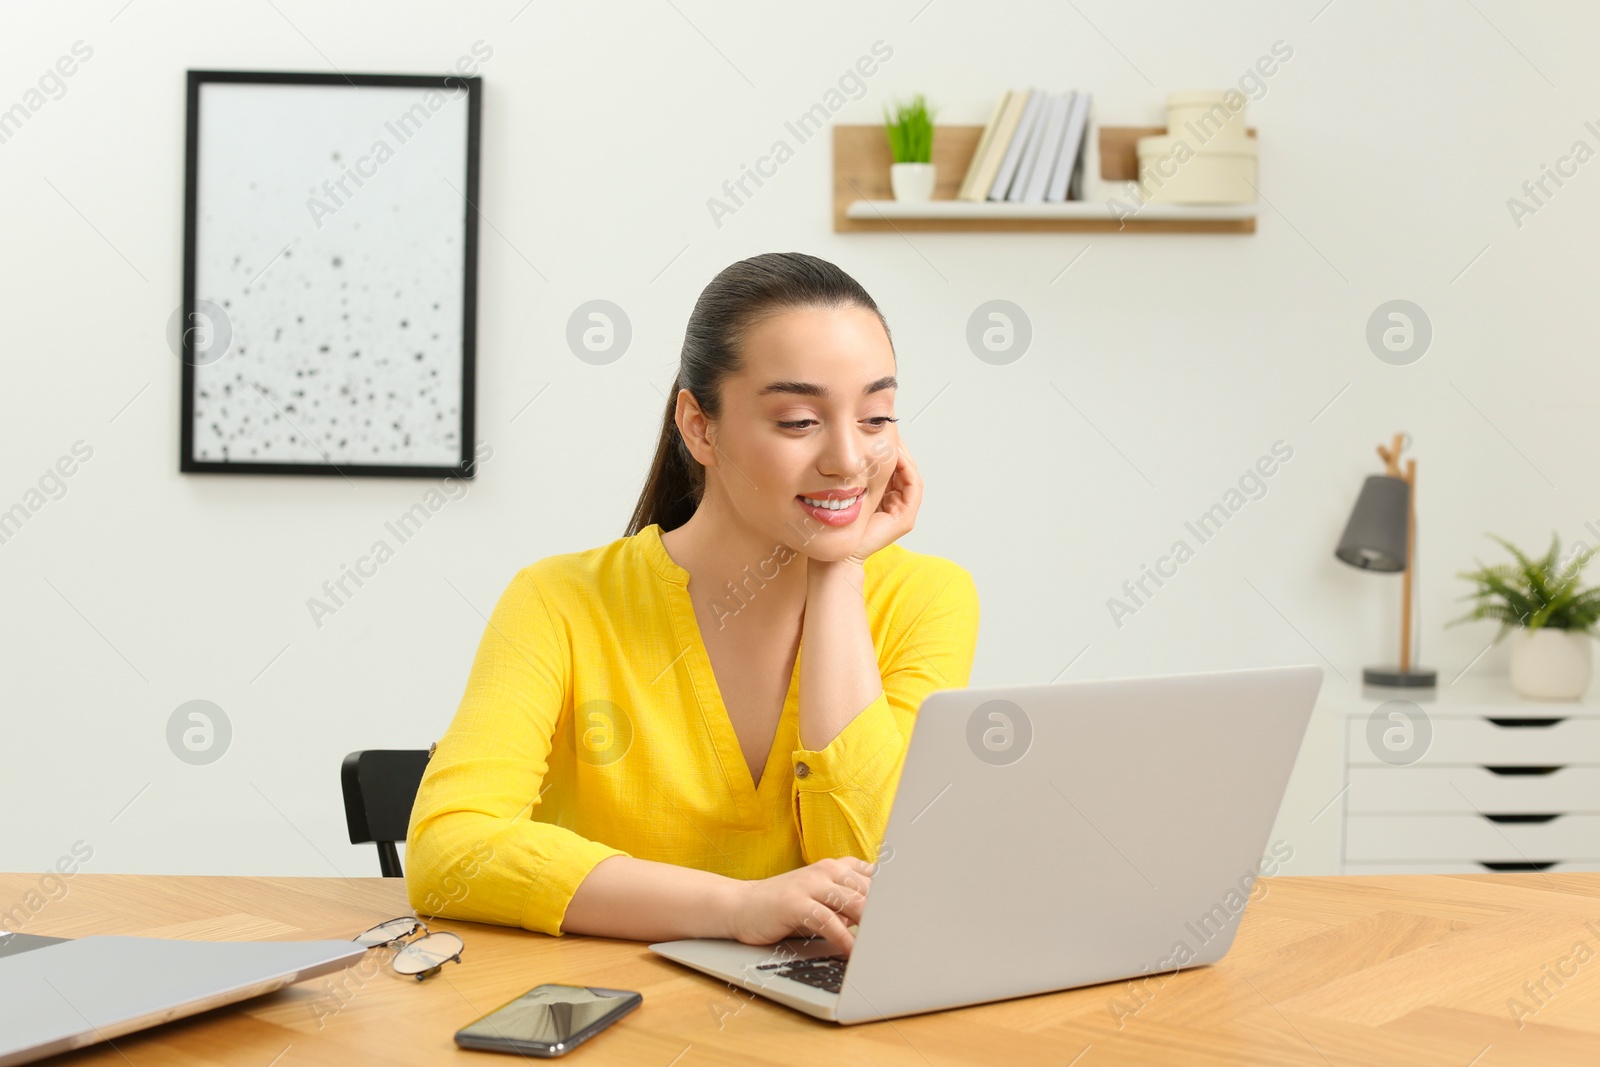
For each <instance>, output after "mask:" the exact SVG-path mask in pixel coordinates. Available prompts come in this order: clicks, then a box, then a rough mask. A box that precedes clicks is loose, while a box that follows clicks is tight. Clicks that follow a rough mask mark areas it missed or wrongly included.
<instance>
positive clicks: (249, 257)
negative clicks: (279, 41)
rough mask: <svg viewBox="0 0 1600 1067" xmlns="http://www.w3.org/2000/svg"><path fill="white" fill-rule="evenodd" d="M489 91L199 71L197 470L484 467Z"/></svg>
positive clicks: (190, 179)
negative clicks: (477, 356) (482, 249)
mask: <svg viewBox="0 0 1600 1067" xmlns="http://www.w3.org/2000/svg"><path fill="white" fill-rule="evenodd" d="M481 92H482V85H481V79H480V78H477V77H463V76H459V75H454V74H446V75H440V76H432V75H398V74H351V75H343V74H310V73H289V72H255V71H213V70H191V71H189V72H188V136H187V152H186V179H185V203H184V262H183V299H182V304H181V306H180V307H179V308H178V310H177V311H176V312H174V314H173V317H172V321H171V322H170V323H169V337H168V340H169V343H170V344H171V345H172V347H173V350H174V351H175V352H176V353H177V354H178V355H179V358H180V359H181V361H182V379H183V396H182V426H181V433H180V437H181V458H180V463H179V469H180V470H182V471H185V472H194V473H239V474H321V475H327V474H340V475H346V476H351V475H380V476H410V477H438V476H441V475H456V476H458V477H471V476H472V474H473V468H474V462H473V444H474V441H473V407H474V404H473V398H474V346H475V320H476V309H477V252H478V236H477V217H478V211H477V203H478V139H479V110H480V104H481Z"/></svg>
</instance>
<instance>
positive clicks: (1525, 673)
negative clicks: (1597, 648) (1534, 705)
mask: <svg viewBox="0 0 1600 1067" xmlns="http://www.w3.org/2000/svg"><path fill="white" fill-rule="evenodd" d="M1592 640H1593V638H1591V637H1590V636H1589V635H1588V634H1586V633H1575V632H1573V631H1571V630H1551V629H1546V628H1544V627H1540V628H1539V629H1537V630H1528V629H1518V630H1514V631H1512V634H1511V684H1512V685H1513V686H1514V687H1515V688H1516V690H1517V692H1518V693H1519V694H1521V695H1522V696H1525V697H1527V698H1528V699H1530V700H1577V699H1578V698H1580V697H1581V696H1583V694H1584V691H1585V690H1587V689H1588V688H1589V671H1590V665H1591V656H1592V651H1593V650H1592V649H1591V648H1590V647H1589V644H1590V642H1591V641H1592Z"/></svg>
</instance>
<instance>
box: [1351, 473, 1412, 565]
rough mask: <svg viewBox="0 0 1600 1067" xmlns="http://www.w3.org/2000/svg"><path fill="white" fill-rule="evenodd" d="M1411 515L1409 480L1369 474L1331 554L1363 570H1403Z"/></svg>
mask: <svg viewBox="0 0 1600 1067" xmlns="http://www.w3.org/2000/svg"><path fill="white" fill-rule="evenodd" d="M1410 514H1411V485H1410V483H1408V482H1406V481H1405V480H1404V479H1403V478H1396V477H1394V476H1392V475H1388V474H1374V475H1371V476H1369V477H1368V478H1367V481H1366V484H1364V485H1363V486H1362V487H1361V496H1360V497H1358V498H1357V499H1356V506H1355V510H1354V511H1352V512H1351V513H1350V521H1349V522H1348V523H1346V524H1345V528H1344V535H1343V536H1342V537H1340V538H1339V547H1338V548H1336V549H1334V550H1333V554H1334V555H1336V556H1338V557H1339V558H1340V559H1342V560H1344V561H1345V562H1346V563H1348V564H1350V566H1352V567H1360V568H1361V569H1362V570H1369V571H1403V570H1405V569H1406V562H1407V561H1406V533H1407V520H1408V519H1409V518H1410Z"/></svg>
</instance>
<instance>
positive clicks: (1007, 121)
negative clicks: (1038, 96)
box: [957, 89, 1028, 203]
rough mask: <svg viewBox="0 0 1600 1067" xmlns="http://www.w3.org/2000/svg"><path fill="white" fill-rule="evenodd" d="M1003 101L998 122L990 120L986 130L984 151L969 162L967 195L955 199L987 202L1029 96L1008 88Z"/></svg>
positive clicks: (976, 154) (1021, 91)
mask: <svg viewBox="0 0 1600 1067" xmlns="http://www.w3.org/2000/svg"><path fill="white" fill-rule="evenodd" d="M1002 99H1003V100H1004V101H1005V107H1004V109H1003V110H1001V112H1000V117H999V119H998V120H993V119H992V120H991V121H992V122H993V123H994V128H993V129H992V130H987V131H985V137H984V139H983V151H982V152H981V153H974V154H973V157H972V162H971V163H970V164H969V165H968V166H967V176H968V177H969V178H970V179H971V185H969V186H968V187H967V191H966V195H965V196H961V197H958V198H957V199H961V200H972V201H976V202H979V203H981V202H983V201H986V200H988V199H989V190H990V189H991V188H992V187H993V186H994V182H995V177H996V176H997V175H998V174H999V173H1000V164H1001V162H1002V161H1003V160H1004V158H1005V154H1006V146H1008V145H1009V144H1010V143H1011V138H1012V135H1013V134H1015V133H1016V130H1017V126H1018V125H1020V124H1021V122H1022V112H1023V109H1024V108H1025V107H1026V106H1027V103H1028V94H1027V92H1026V91H1024V90H1020V89H1011V90H1007V92H1006V94H1005V96H1004V97H1003V98H1002ZM963 184H965V183H963Z"/></svg>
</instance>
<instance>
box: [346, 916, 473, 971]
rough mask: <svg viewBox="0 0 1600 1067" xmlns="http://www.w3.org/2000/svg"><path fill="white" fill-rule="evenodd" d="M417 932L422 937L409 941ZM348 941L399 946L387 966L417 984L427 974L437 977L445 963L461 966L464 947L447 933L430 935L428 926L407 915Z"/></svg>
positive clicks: (442, 931)
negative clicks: (408, 976) (415, 981)
mask: <svg viewBox="0 0 1600 1067" xmlns="http://www.w3.org/2000/svg"><path fill="white" fill-rule="evenodd" d="M418 931H421V933H422V936H421V937H419V938H417V939H416V940H415V941H412V940H409V939H410V938H411V936H412V935H413V934H415V933H417V932H418ZM350 940H352V941H354V942H356V944H358V945H363V946H365V947H367V948H379V947H383V948H391V947H394V946H400V949H399V951H398V952H396V953H395V954H394V958H393V959H391V960H390V961H389V964H390V966H392V967H393V968H394V969H395V971H396V972H397V973H399V974H405V975H411V976H413V977H415V978H416V980H417V981H419V982H420V981H422V980H423V979H424V978H427V977H428V976H429V975H434V974H438V973H439V970H440V968H442V967H443V966H444V965H445V964H447V963H451V962H455V963H460V962H461V950H462V948H463V947H465V945H464V943H463V942H462V940H461V938H459V937H457V936H456V935H455V934H452V933H450V932H449V931H448V930H439V931H437V932H435V933H429V932H428V924H427V923H425V922H423V921H422V920H421V919H414V918H412V917H410V916H409V915H406V916H401V917H400V918H398V919H390V920H388V921H387V922H381V923H379V924H378V925H377V926H374V927H372V928H371V929H369V930H364V931H362V932H361V933H359V934H357V935H356V936H355V937H352V938H351V939H350Z"/></svg>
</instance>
